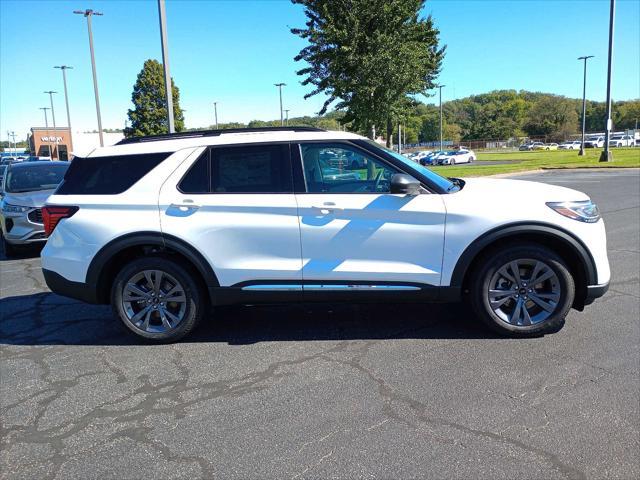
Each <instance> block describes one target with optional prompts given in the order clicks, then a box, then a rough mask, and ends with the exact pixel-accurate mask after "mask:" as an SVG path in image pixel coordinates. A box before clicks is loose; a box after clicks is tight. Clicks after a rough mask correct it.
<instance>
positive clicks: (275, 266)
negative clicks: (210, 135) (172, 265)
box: [159, 143, 302, 288]
mask: <svg viewBox="0 0 640 480" xmlns="http://www.w3.org/2000/svg"><path fill="white" fill-rule="evenodd" d="M289 149H290V147H289V144H288V143H282V144H262V145H257V144H253V145H251V144H248V145H239V146H221V147H209V148H199V149H197V150H196V151H195V152H194V153H193V154H192V155H191V156H190V157H189V159H188V160H186V161H185V162H183V164H182V165H181V166H180V167H178V169H177V170H176V171H175V172H174V173H173V174H172V176H171V177H170V178H169V179H168V180H167V181H166V182H165V183H164V185H163V186H162V188H161V190H160V195H159V207H160V222H161V228H162V232H163V234H166V235H173V236H174V237H178V238H180V239H182V240H184V241H187V242H188V243H190V244H191V245H192V246H194V247H195V248H196V249H197V250H198V251H199V252H200V253H201V254H202V255H203V256H204V257H205V258H206V259H207V260H208V261H209V263H210V264H211V267H212V268H213V271H214V272H215V274H216V276H217V278H218V281H219V282H220V286H223V287H225V286H236V287H247V286H248V285H254V286H256V285H257V286H259V285H260V284H273V283H274V281H287V282H286V283H289V282H293V283H296V284H298V285H300V281H301V280H302V273H301V259H300V257H301V254H300V228H299V226H298V215H297V206H296V200H295V196H294V194H293V186H292V174H291V159H290V155H289ZM256 288H259V287H256ZM272 288H274V287H272Z"/></svg>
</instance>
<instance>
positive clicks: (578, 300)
mask: <svg viewBox="0 0 640 480" xmlns="http://www.w3.org/2000/svg"><path fill="white" fill-rule="evenodd" d="M522 242H528V243H536V244H539V245H542V246H545V247H548V248H551V249H552V250H554V251H555V252H557V253H558V254H559V255H560V257H562V258H563V260H564V261H565V262H566V263H567V266H568V267H569V269H570V271H571V274H572V275H573V277H574V281H575V284H576V296H575V301H574V304H573V307H574V308H577V309H578V310H582V309H583V308H584V304H585V299H586V297H587V286H588V285H595V284H597V277H596V266H595V261H594V259H593V257H592V256H591V253H590V252H589V250H588V249H587V247H586V246H585V245H584V244H583V243H582V241H581V240H580V239H578V238H577V237H575V236H574V235H573V234H572V233H570V232H568V231H566V230H564V229H562V228H560V227H556V226H555V225H548V224H544V223H515V224H508V225H504V226H501V227H497V228H495V229H493V230H490V231H488V232H486V233H484V234H483V235H482V236H480V237H479V238H477V239H476V240H475V241H474V242H472V243H471V244H470V245H469V246H468V247H467V248H466V249H465V250H464V252H463V253H462V255H461V256H460V258H459V259H458V261H457V263H456V266H455V268H454V270H453V273H452V276H451V283H450V285H451V286H452V287H457V288H460V289H461V290H462V292H463V294H464V293H465V292H467V291H468V289H469V281H470V279H471V277H472V275H473V272H474V270H475V268H476V267H477V266H478V265H479V264H480V262H481V260H482V258H485V257H486V254H489V253H490V252H491V251H493V250H497V249H500V248H504V247H506V246H510V245H513V244H515V243H522Z"/></svg>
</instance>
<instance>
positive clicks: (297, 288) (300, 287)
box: [242, 283, 302, 292]
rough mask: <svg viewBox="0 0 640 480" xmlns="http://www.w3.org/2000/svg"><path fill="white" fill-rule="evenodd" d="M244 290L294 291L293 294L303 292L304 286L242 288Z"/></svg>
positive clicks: (252, 286) (282, 285)
mask: <svg viewBox="0 0 640 480" xmlns="http://www.w3.org/2000/svg"><path fill="white" fill-rule="evenodd" d="M242 290H260V291H262V290H265V291H270V290H271V291H273V290H277V291H292V292H301V291H302V285H295V284H286V283H283V284H279V285H275V284H274V285H269V284H266V285H247V286H246V287H242Z"/></svg>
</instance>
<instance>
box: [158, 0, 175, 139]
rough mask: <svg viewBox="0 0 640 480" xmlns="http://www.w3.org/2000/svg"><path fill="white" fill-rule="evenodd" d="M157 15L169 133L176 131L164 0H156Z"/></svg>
mask: <svg viewBox="0 0 640 480" xmlns="http://www.w3.org/2000/svg"><path fill="white" fill-rule="evenodd" d="M158 16H159V17H160V43H161V44H162V65H163V66H164V91H165V95H166V106H167V121H168V122H169V133H174V132H175V131H176V128H175V123H174V121H173V88H171V74H170V73H169V48H168V45H167V11H166V9H165V4H164V0H158Z"/></svg>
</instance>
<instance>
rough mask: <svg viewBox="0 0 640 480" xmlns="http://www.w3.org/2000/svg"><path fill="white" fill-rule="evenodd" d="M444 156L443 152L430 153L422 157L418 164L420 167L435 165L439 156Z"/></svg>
mask: <svg viewBox="0 0 640 480" xmlns="http://www.w3.org/2000/svg"><path fill="white" fill-rule="evenodd" d="M445 154H446V152H444V151H440V150H436V151H435V152H430V153H428V154H427V155H425V156H424V157H422V158H421V159H420V161H419V162H418V163H420V165H423V166H428V165H436V163H437V161H438V158H439V157H440V156H441V155H445Z"/></svg>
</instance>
